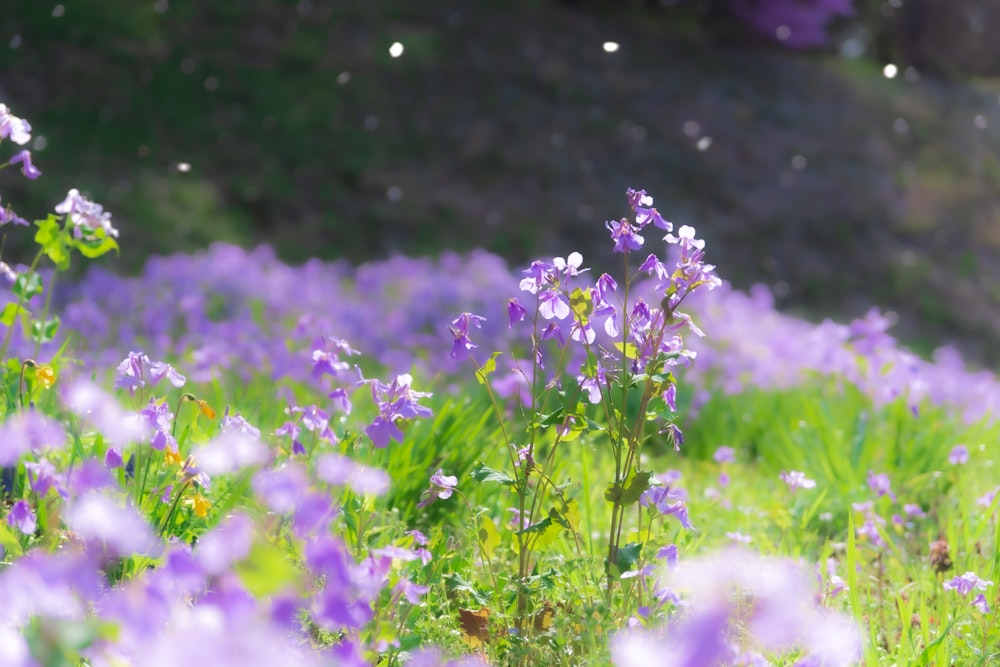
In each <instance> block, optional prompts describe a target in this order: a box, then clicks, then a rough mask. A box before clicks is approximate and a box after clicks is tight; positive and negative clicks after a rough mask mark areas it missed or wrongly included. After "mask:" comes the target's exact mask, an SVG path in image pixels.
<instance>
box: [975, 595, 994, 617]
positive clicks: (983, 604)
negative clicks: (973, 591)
mask: <svg viewBox="0 0 1000 667" xmlns="http://www.w3.org/2000/svg"><path fill="white" fill-rule="evenodd" d="M972 606H973V607H975V608H976V609H978V610H979V613H981V614H988V613H990V605H989V603H988V602H987V601H986V596H985V595H983V594H982V593H980V594H979V595H977V596H976V599H975V600H973V601H972Z"/></svg>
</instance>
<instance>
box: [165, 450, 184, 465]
mask: <svg viewBox="0 0 1000 667" xmlns="http://www.w3.org/2000/svg"><path fill="white" fill-rule="evenodd" d="M163 460H164V461H165V462H166V464H167V465H168V466H179V465H180V464H182V463H184V459H183V457H181V453H180V452H178V451H177V450H176V449H171V448H170V447H167V448H166V449H164V450H163Z"/></svg>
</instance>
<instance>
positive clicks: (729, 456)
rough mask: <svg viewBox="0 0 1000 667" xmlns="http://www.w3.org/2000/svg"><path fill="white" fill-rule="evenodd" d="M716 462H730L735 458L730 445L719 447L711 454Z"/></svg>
mask: <svg viewBox="0 0 1000 667" xmlns="http://www.w3.org/2000/svg"><path fill="white" fill-rule="evenodd" d="M712 459H713V460H714V461H715V462H716V463H732V462H733V461H735V460H736V452H735V450H734V449H733V448H732V447H719V448H718V449H716V450H715V454H713V455H712Z"/></svg>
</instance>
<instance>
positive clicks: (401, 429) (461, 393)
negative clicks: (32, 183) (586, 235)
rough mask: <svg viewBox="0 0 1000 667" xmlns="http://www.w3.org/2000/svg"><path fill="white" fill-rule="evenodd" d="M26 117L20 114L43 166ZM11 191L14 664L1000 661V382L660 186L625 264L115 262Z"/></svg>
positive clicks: (8, 615) (77, 229) (8, 317)
mask: <svg viewBox="0 0 1000 667" xmlns="http://www.w3.org/2000/svg"><path fill="white" fill-rule="evenodd" d="M30 135H31V126H30V123H29V122H27V121H25V120H23V119H21V118H19V117H17V116H15V115H14V114H13V113H12V111H11V110H9V109H8V108H7V107H6V106H3V105H0V140H2V141H3V143H2V144H0V146H2V147H3V149H8V148H9V147H10V146H11V145H12V144H13V145H14V146H15V148H14V149H13V150H12V151H8V152H13V153H14V154H13V155H12V156H11V157H10V158H7V162H6V163H5V166H7V167H12V168H14V169H19V170H20V172H21V173H22V174H23V176H24V177H27V178H29V179H34V178H38V177H39V176H41V172H40V171H39V169H38V168H37V167H36V166H35V165H34V163H33V162H32V156H31V153H30V152H29V151H27V150H25V149H23V148H21V147H22V146H24V145H26V144H27V143H28V142H29V140H30ZM8 173H9V172H8ZM0 203H2V205H3V209H2V210H0V223H2V224H3V225H4V228H5V229H4V231H5V232H9V233H10V234H12V235H13V234H25V235H33V238H34V240H35V242H36V244H37V247H38V250H37V254H36V255H35V256H34V257H33V258H31V257H28V258H8V257H4V260H5V261H4V262H3V263H2V264H0V273H2V275H3V280H4V284H5V286H6V290H5V294H6V299H5V300H4V305H3V308H2V309H0V323H2V324H3V325H4V327H3V329H2V333H3V339H2V340H3V342H2V343H0V345H2V351H3V352H2V359H3V365H2V367H0V368H2V371H3V377H2V387H3V390H4V393H3V408H2V409H3V418H2V423H0V498H2V504H0V549H2V560H0V601H2V604H0V665H3V666H11V667H28V666H31V667H35V666H44V667H63V666H73V667H76V666H78V665H92V666H95V667H97V666H101V667H125V666H135V667H147V666H148V667H160V666H180V665H188V664H205V665H218V666H222V667H226V666H230V665H231V666H233V667H235V666H237V665H239V666H240V667H246V666H251V667H252V666H254V665H260V666H262V667H263V666H265V665H266V666H268V667H270V666H272V665H291V666H295V665H317V666H318V665H338V666H339V665H350V666H353V665H379V666H381V665H385V666H390V665H411V666H414V667H418V666H419V667H430V666H437V665H482V664H492V665H585V664H586V665H604V664H612V665H616V666H619V667H632V666H635V667H639V666H647V665H654V666H656V665H661V666H669V667H680V666H690V667H699V666H712V665H754V666H756V665H797V666H800V667H820V666H829V667H833V666H846V665H860V664H865V665H949V664H955V665H988V664H994V661H996V660H997V659H998V656H1000V648H998V646H1000V623H998V622H997V618H996V613H997V612H996V609H997V607H998V606H1000V605H998V603H1000V600H998V598H997V587H996V586H995V585H994V583H993V581H994V580H995V579H996V578H997V576H1000V570H998V563H1000V543H998V538H997V526H996V519H995V512H996V508H997V504H998V502H1000V501H998V500H997V495H998V491H1000V481H998V480H997V479H996V475H995V474H994V473H993V466H994V460H995V459H996V457H997V454H998V451H997V449H998V444H997V443H998V430H1000V429H998V426H997V424H996V420H995V418H994V415H995V414H996V413H997V410H998V408H1000V383H998V382H997V380H996V379H995V378H994V376H993V375H992V374H990V373H986V372H974V371H971V370H968V369H966V368H965V367H964V366H963V363H962V361H961V359H960V357H959V355H958V354H957V353H956V352H955V351H954V350H949V349H942V350H939V351H938V352H937V353H936V354H935V356H934V358H933V360H931V361H927V360H923V359H920V358H918V357H916V356H915V355H913V354H911V353H909V352H908V351H906V350H905V349H904V348H903V347H901V346H900V345H898V344H897V342H896V341H895V340H894V339H893V338H892V336H891V335H890V334H889V333H888V329H889V325H890V321H889V319H888V318H886V317H884V316H882V315H881V314H880V313H878V312H875V311H872V312H870V313H868V314H866V315H865V316H864V317H862V318H860V319H858V320H856V321H855V322H852V323H850V324H848V325H842V324H836V323H833V322H829V321H828V322H824V323H822V324H819V325H815V324H811V323H808V322H805V321H802V320H799V319H795V318H793V317H789V316H786V315H783V314H780V313H778V312H777V311H776V310H775V309H774V304H773V301H772V298H771V295H770V293H769V292H768V291H767V290H766V289H765V288H755V289H753V290H751V291H750V292H749V293H743V292H740V291H738V290H735V289H733V288H732V287H731V286H730V285H729V284H728V283H726V282H725V281H723V280H722V279H721V278H720V277H719V274H718V272H717V270H716V267H714V266H712V265H711V264H710V263H708V261H709V260H708V258H709V257H710V249H709V248H706V247H705V244H704V242H703V241H702V240H700V239H699V238H698V235H697V232H696V231H695V229H693V228H691V227H690V226H686V225H684V226H675V225H674V224H672V223H671V222H670V221H668V220H667V219H666V218H664V217H663V215H661V213H660V212H659V210H658V209H657V208H655V207H654V206H653V199H652V197H651V196H650V195H649V194H647V193H646V192H645V191H642V190H632V189H630V190H629V191H628V192H627V193H626V198H625V201H624V202H623V212H625V213H626V215H625V217H619V218H617V219H612V220H610V221H608V222H606V223H604V225H603V226H600V225H597V226H595V228H594V231H593V233H594V234H601V235H604V236H605V237H606V238H607V239H608V242H609V243H610V244H611V247H613V249H614V251H615V252H614V257H615V259H616V265H614V266H609V267H607V270H606V271H605V270H597V269H595V268H592V267H589V266H588V264H587V262H586V261H585V258H583V257H582V256H581V255H580V254H579V253H577V252H575V251H573V249H572V248H570V249H567V254H566V256H565V257H556V258H544V259H541V260H538V261H535V262H533V263H532V264H530V265H529V266H527V267H519V268H511V267H508V266H507V265H506V264H505V263H504V261H503V260H501V259H499V258H497V257H495V256H493V255H490V254H488V253H485V252H479V253H471V254H467V255H456V254H448V253H445V254H442V255H441V256H440V257H438V258H436V259H413V258H407V257H394V258H391V259H387V260H385V261H380V262H374V263H370V264H365V265H362V266H358V267H353V266H351V265H349V264H347V263H329V262H321V261H311V262H308V263H306V264H304V265H302V266H289V265H286V264H284V263H282V262H281V261H279V260H278V259H277V258H276V257H275V256H274V254H273V253H272V252H271V251H270V250H269V249H268V248H266V247H263V248H258V249H256V250H252V251H246V250H243V249H240V248H236V247H232V246H227V245H216V246H213V247H211V248H208V249H206V250H205V251H204V252H203V253H200V254H195V255H175V256H170V257H154V258H151V259H150V260H149V261H148V262H147V264H146V266H145V269H144V271H143V272H142V273H141V274H140V275H138V276H135V277H120V276H116V275H114V274H112V273H110V272H107V271H105V270H103V269H101V267H100V262H101V260H100V257H101V256H102V255H105V254H107V253H109V252H119V244H118V239H119V230H118V229H116V228H115V226H113V224H112V222H111V220H112V216H111V214H110V213H109V212H107V211H104V209H103V208H102V207H101V206H100V205H99V204H97V203H95V202H93V201H91V200H90V199H88V198H87V197H86V196H85V195H83V194H81V193H80V192H78V191H76V190H70V191H69V193H68V194H67V196H66V198H65V200H64V201H62V202H59V203H56V204H55V205H54V206H53V213H52V214H51V215H48V216H46V217H44V218H42V219H40V220H38V221H36V222H34V223H29V222H28V221H27V220H26V219H25V218H22V217H21V216H20V215H19V214H18V212H16V206H13V207H12V204H11V203H10V202H7V201H2V202H0ZM120 236H121V239H122V246H123V247H122V249H121V251H124V252H127V242H126V241H125V239H127V238H128V230H127V229H122V230H121V235H120ZM22 261H27V262H28V263H27V264H25V263H22ZM75 262H90V263H91V266H90V267H89V268H88V270H87V272H86V273H85V275H84V277H83V278H82V279H80V280H78V281H76V282H74V283H72V284H70V283H69V282H68V281H67V280H66V279H65V278H64V279H63V280H62V282H60V281H59V276H60V275H61V273H62V272H63V271H65V270H66V269H67V268H68V267H69V266H70V264H71V263H75Z"/></svg>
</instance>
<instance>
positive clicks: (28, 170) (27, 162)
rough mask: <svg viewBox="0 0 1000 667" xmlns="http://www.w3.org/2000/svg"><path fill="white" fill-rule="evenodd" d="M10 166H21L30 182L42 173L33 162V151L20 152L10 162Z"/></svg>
mask: <svg viewBox="0 0 1000 667" xmlns="http://www.w3.org/2000/svg"><path fill="white" fill-rule="evenodd" d="M9 163H10V164H20V165H21V173H22V174H24V176H25V177H26V178H28V179H29V180H32V181H33V180H35V179H36V178H38V177H39V176H41V175H42V172H41V170H40V169H38V167H36V166H35V165H34V164H33V163H32V162H31V151H27V150H25V151H20V152H18V153H17V154H16V155H15V156H14V157H12V158H11V159H10V160H9Z"/></svg>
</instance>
